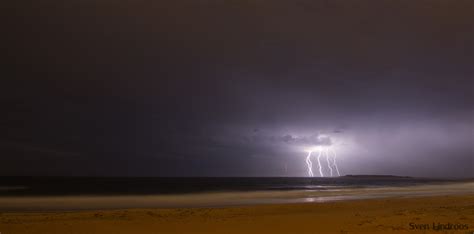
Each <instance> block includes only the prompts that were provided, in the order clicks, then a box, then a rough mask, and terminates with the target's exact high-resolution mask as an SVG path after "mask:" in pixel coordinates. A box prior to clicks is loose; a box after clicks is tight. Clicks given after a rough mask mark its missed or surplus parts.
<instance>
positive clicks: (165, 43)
mask: <svg viewBox="0 0 474 234" xmlns="http://www.w3.org/2000/svg"><path fill="white" fill-rule="evenodd" d="M473 4H474V3H473V2H472V1H470V0H465V1H463V0H460V1H441V0H440V1H438V0H435V1H421V0H419V1H388V0H387V1H385V0H382V1H342V0H336V1H306V0H298V1H238V2H228V1H225V2H222V1H184V0H183V1H181V0H178V1H148V0H145V1H126V2H124V1H107V0H99V1H75V0H73V1H69V2H67V3H64V2H59V1H57V0H50V1H28V0H20V1H10V2H9V3H5V5H6V6H5V9H6V11H5V13H4V14H3V15H5V16H6V17H7V20H4V21H3V22H2V24H5V25H3V26H4V27H2V28H3V29H4V31H5V32H4V38H3V39H2V40H4V43H3V44H4V45H6V48H5V52H4V53H2V57H4V58H5V61H7V64H6V66H5V69H4V70H3V71H2V72H3V73H4V74H2V77H4V80H6V81H5V82H4V83H3V84H2V86H1V88H0V89H1V90H0V91H1V93H0V97H1V104H2V109H3V110H2V112H3V113H5V114H3V115H1V116H0V127H1V128H2V133H1V134H0V140H2V141H11V142H24V143H25V148H24V149H21V147H20V146H18V147H2V148H1V150H2V152H1V154H2V155H5V156H4V157H3V158H2V159H1V160H2V161H1V163H0V171H1V172H2V173H4V174H48V175H51V174H53V175H54V174H75V175H178V176H179V175H181V176H186V175H240V176H242V175H244V176H245V175H248V176H252V175H253V176H266V175H277V176H278V175H283V174H282V173H283V171H282V169H281V168H283V167H282V166H281V165H283V163H290V165H289V166H288V171H289V172H288V174H285V175H292V176H299V175H305V167H304V166H305V165H304V161H302V160H300V157H301V156H303V157H304V155H305V153H304V152H303V151H302V150H300V149H299V148H298V147H299V146H300V145H301V146H302V147H303V146H304V145H306V144H313V145H318V144H331V145H332V146H333V147H337V149H338V150H339V151H340V156H339V157H340V158H341V161H340V163H341V169H343V170H344V172H346V173H347V174H351V173H352V174H356V173H363V174H367V173H385V174H386V173H392V174H406V175H423V176H450V175H455V176H472V172H471V171H473V170H468V169H472V168H469V167H468V166H464V167H462V168H461V169H459V167H455V166H452V167H444V165H454V162H453V160H452V159H453V158H455V159H456V162H458V163H459V164H460V165H472V156H473V155H472V154H473V151H474V150H473V148H472V145H474V142H473V136H472V128H473V123H472V121H473V120H472V119H473V118H472V116H473V113H472V111H473V110H474V98H473V90H472V89H473V88H472V87H473V83H472V82H473V80H472V77H473V72H472V61H473V60H474V59H473V51H474V49H473V41H474V32H473V30H472V22H473V21H474V18H473V14H472V10H471V9H472V8H473ZM320 135H326V136H329V137H330V138H328V139H326V140H325V142H323V141H320V139H318V136H320ZM27 145H33V146H41V147H44V148H47V149H58V151H61V152H62V151H64V152H77V153H78V154H80V155H81V156H80V157H75V159H74V160H71V159H67V157H64V159H58V158H59V157H45V155H44V154H36V153H34V152H33V151H32V150H28V147H27ZM25 152H30V153H25ZM268 159H272V160H268ZM291 163H292V164H291ZM51 164H54V165H58V166H57V167H56V168H51V167H50V166H49V165H51ZM420 164H421V165H424V166H423V167H421V168H418V167H416V166H413V165H420ZM262 165H265V169H262ZM183 171H186V173H188V174H182V173H183Z"/></svg>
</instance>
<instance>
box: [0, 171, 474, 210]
mask: <svg viewBox="0 0 474 234" xmlns="http://www.w3.org/2000/svg"><path fill="white" fill-rule="evenodd" d="M456 194H474V179H442V178H413V177H400V176H380V175H348V176H341V177H325V178H320V177H313V178H302V177H258V178H257V177H179V178H176V177H159V178H156V177H140V178H137V177H127V178H121V177H120V178H119V177H0V210H58V209H59V210H61V209H64V210H70V209H99V208H100V209H107V208H112V209H115V208H119V209H120V208H155V207H156V208H160V207H220V206H233V205H252V204H281V203H307V202H310V203H317V202H331V201H341V200H357V199H372V198H396V197H397V198H400V197H402V198H403V197H416V196H438V195H456Z"/></svg>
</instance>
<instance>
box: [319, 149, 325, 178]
mask: <svg viewBox="0 0 474 234" xmlns="http://www.w3.org/2000/svg"><path fill="white" fill-rule="evenodd" d="M320 158H321V149H319V153H318V166H319V175H320V176H321V177H324V174H323V170H322V169H323V168H322V166H321V161H320V160H319V159H320Z"/></svg>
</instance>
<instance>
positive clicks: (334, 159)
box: [331, 149, 341, 176]
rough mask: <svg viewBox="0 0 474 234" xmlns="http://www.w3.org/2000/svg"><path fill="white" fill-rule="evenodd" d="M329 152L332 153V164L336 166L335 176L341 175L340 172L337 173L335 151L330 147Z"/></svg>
mask: <svg viewBox="0 0 474 234" xmlns="http://www.w3.org/2000/svg"><path fill="white" fill-rule="evenodd" d="M331 152H332V153H333V155H334V156H333V157H332V162H333V166H334V167H335V168H336V172H337V176H341V174H339V169H338V168H337V163H336V156H337V155H336V151H335V150H333V149H331Z"/></svg>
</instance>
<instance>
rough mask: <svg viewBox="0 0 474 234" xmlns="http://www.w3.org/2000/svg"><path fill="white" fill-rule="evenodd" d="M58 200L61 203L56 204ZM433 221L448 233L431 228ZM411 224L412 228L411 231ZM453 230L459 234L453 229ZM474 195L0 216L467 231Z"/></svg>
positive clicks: (145, 227) (130, 223)
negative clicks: (441, 225) (442, 225)
mask: <svg viewBox="0 0 474 234" xmlns="http://www.w3.org/2000/svg"><path fill="white" fill-rule="evenodd" d="M58 202H60V200H58ZM433 223H435V225H438V223H441V224H444V227H445V228H449V224H451V229H443V230H434V229H433ZM415 225H416V227H417V228H416V229H415ZM454 226H456V227H458V228H460V229H462V230H453V229H452V228H454ZM473 231H474V195H472V194H469V195H442V196H429V197H411V198H379V199H367V200H351V201H331V202H324V203H298V204H273V205H247V206H234V207H221V208H154V209H118V210H88V211H69V212H64V211H63V212H58V211H50V212H5V211H4V212H2V213H0V232H1V233H2V234H20V233H21V234H23V233H38V234H43V233H44V234H46V233H48V234H54V233H61V234H63V233H72V234H74V233H91V234H94V233H101V234H109V233H110V234H112V233H113V234H117V233H136V234H141V233H472V232H473Z"/></svg>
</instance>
